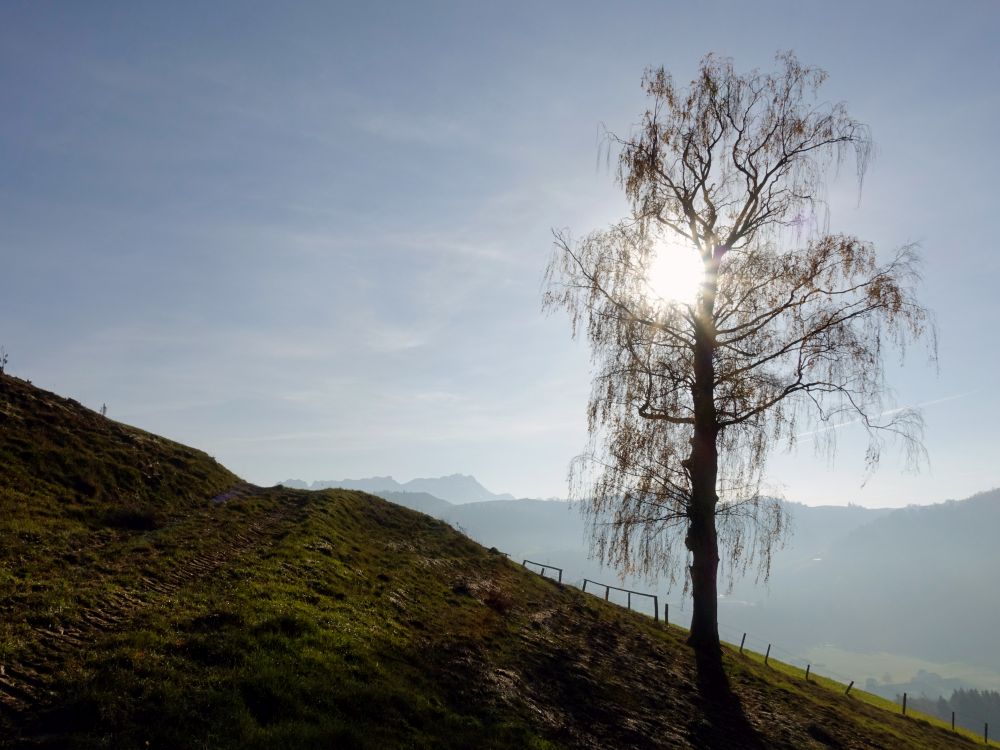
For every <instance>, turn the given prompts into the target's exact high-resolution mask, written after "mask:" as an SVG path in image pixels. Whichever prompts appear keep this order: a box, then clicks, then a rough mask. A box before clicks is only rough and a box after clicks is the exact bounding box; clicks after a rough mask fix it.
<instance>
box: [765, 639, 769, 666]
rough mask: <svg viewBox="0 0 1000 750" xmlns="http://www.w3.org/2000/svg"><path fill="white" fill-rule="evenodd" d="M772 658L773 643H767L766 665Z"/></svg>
mask: <svg viewBox="0 0 1000 750" xmlns="http://www.w3.org/2000/svg"><path fill="white" fill-rule="evenodd" d="M770 658H771V644H770V643H768V644H767V653H766V654H764V666H765V667H766V666H767V660H768V659H770Z"/></svg>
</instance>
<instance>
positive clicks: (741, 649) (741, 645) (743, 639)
mask: <svg viewBox="0 0 1000 750" xmlns="http://www.w3.org/2000/svg"><path fill="white" fill-rule="evenodd" d="M746 641H747V634H746V633H744V634H743V637H742V638H741V639H740V653H741V654H742V653H743V644H744V643H746Z"/></svg>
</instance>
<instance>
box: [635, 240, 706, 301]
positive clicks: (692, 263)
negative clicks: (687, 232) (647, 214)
mask: <svg viewBox="0 0 1000 750" xmlns="http://www.w3.org/2000/svg"><path fill="white" fill-rule="evenodd" d="M704 274H705V268H704V266H703V265H702V262H701V258H699V257H698V253H697V251H695V249H694V248H693V247H690V246H685V245H682V244H679V243H675V242H664V241H662V240H661V241H659V242H657V243H656V246H655V248H654V255H653V258H652V262H651V263H650V264H649V268H648V270H647V275H646V285H647V286H648V287H649V294H650V297H651V298H652V299H653V300H657V301H660V302H664V303H671V302H680V303H681V304H686V305H690V304H694V302H695V301H696V300H697V298H698V289H699V288H700V286H701V282H702V280H703V278H704Z"/></svg>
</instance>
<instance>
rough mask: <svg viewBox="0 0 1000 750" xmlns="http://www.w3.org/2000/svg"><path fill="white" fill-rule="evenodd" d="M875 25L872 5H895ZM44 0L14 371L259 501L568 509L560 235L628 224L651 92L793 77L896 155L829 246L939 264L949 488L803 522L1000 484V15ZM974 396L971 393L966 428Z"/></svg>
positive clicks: (11, 35)
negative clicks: (557, 273)
mask: <svg viewBox="0 0 1000 750" xmlns="http://www.w3.org/2000/svg"><path fill="white" fill-rule="evenodd" d="M872 6H874V8H873V7H872ZM830 7H831V4H830V3H821V2H803V1H801V0H799V1H797V2H787V3H777V2H775V3H756V4H751V3H690V2H685V3H671V2H655V3H654V2H651V3H618V4H612V3H596V2H595V3H582V2H572V3H555V2H547V3H513V2H507V3H490V4H487V3H471V2H461V3H459V2H455V3H402V2H401V3H343V4H337V3H287V4H284V3H283V4H278V3H250V2H238V3H237V2H233V3H211V4H208V3H162V2H160V3H153V2H148V3H145V2H120V3H97V2H88V3H74V2H64V3H31V2H11V3H5V4H3V6H2V7H0V112H2V113H3V115H2V117H0V164H2V165H3V167H2V169H0V282H2V283H0V345H3V346H5V347H6V349H7V350H8V351H9V353H10V365H9V369H10V371H11V372H13V373H14V374H17V375H20V376H22V377H27V378H30V379H31V380H32V381H34V382H35V383H36V384H38V385H41V386H43V387H46V388H49V389H52V390H55V391H57V392H59V393H62V394H65V395H68V396H72V397H74V398H77V399H78V400H80V401H82V402H83V403H85V404H87V405H88V406H91V407H93V408H98V407H100V405H101V404H102V403H107V404H108V409H109V415H110V416H112V417H114V418H116V419H120V420H122V421H125V422H129V423H131V424H135V425H137V426H139V427H143V428H145V429H148V430H151V431H154V432H159V433H162V434H165V435H167V436H170V437H173V438H175V439H177V440H181V441H183V442H186V443H190V444H193V445H196V446H199V447H201V448H203V449H205V450H207V451H209V452H210V453H211V454H213V455H214V456H216V457H217V458H219V459H220V460H221V461H223V462H224V463H225V464H226V465H228V466H229V467H231V468H232V469H233V470H235V471H236V472H238V473H240V474H241V475H243V476H245V477H247V478H248V479H250V480H252V481H255V482H258V483H266V484H270V483H273V482H275V481H278V480H280V479H284V478H286V477H299V478H303V479H307V480H308V479H328V478H340V477H348V476H351V477H358V476H365V475H370V474H393V475H394V476H396V477H397V478H398V479H401V480H405V479H409V478H411V477H413V476H431V475H439V474H448V473H453V472H463V473H472V474H475V475H476V476H477V477H478V478H479V479H480V480H481V481H482V482H483V483H484V484H485V485H486V486H488V487H489V488H491V489H493V490H494V491H497V492H512V493H514V494H516V495H521V496H551V495H564V494H565V475H566V468H567V464H568V462H569V460H570V458H571V457H572V456H573V455H574V454H575V453H576V452H578V451H579V450H580V449H581V448H582V447H583V446H584V443H585V437H586V436H585V431H584V427H585V426H584V418H583V413H584V407H585V401H586V396H587V391H588V369H589V365H588V359H587V353H586V350H585V349H584V348H583V346H582V345H579V344H574V343H573V342H571V341H570V340H569V327H568V324H567V321H566V320H565V319H564V318H563V317H562V316H559V315H556V316H553V317H549V318H546V317H544V316H542V315H541V314H540V312H539V291H540V283H541V275H542V271H543V268H544V266H545V263H546V260H547V258H548V255H549V252H550V244H551V242H550V241H551V235H550V229H551V228H553V227H557V228H558V227H569V228H571V229H572V230H573V231H574V232H575V233H577V234H582V233H584V232H586V231H588V230H590V229H594V228H599V227H601V226H604V225H606V224H608V223H609V222H611V221H613V220H614V219H615V218H617V217H618V216H620V215H621V214H622V213H623V212H624V210H625V204H624V202H623V200H622V198H621V195H620V191H619V190H618V189H617V188H616V187H615V186H614V184H613V180H612V175H611V174H610V173H609V171H608V169H607V168H606V167H605V165H604V163H603V162H601V160H600V159H599V158H598V133H599V125H600V124H601V123H605V124H606V125H607V126H608V127H609V128H610V129H612V130H617V131H621V132H625V131H627V130H628V128H629V126H630V124H632V123H634V122H636V121H637V120H638V117H639V114H640V113H641V111H642V109H643V107H644V101H643V97H642V93H641V90H640V87H639V80H640V76H641V74H642V71H643V68H644V67H645V66H647V65H660V64H663V65H666V66H667V67H668V68H669V69H671V70H672V71H674V72H675V74H676V75H677V76H678V77H679V78H680V79H682V80H684V79H687V78H688V77H689V76H690V75H691V74H692V72H693V71H694V69H695V66H696V65H697V62H698V60H699V59H700V58H701V56H702V55H703V54H705V53H706V52H708V51H715V52H718V53H721V54H724V55H729V56H732V57H734V58H735V61H736V64H737V65H738V66H739V67H741V68H750V67H754V66H758V67H770V66H771V62H772V59H773V56H774V53H775V51H777V50H780V49H793V50H795V51H796V53H797V54H798V55H799V57H800V59H802V60H803V61H804V62H806V63H810V64H815V65H819V66H821V67H823V68H825V69H826V70H828V71H829V73H830V80H829V83H828V85H827V86H826V89H825V91H826V95H827V96H828V97H829V98H830V99H831V100H846V101H847V102H848V103H849V105H850V109H851V112H852V114H853V115H854V116H856V117H858V118H859V119H861V120H863V121H865V122H867V123H868V124H869V125H870V126H871V128H872V131H873V134H874V137H875V139H876V141H877V143H878V146H879V151H878V156H877V158H876V160H875V163H874V164H873V166H872V169H871V171H870V173H869V176H868V180H867V182H866V185H865V190H864V194H863V198H862V203H861V206H860V207H858V206H857V203H856V192H855V191H854V188H853V185H852V184H851V183H850V181H849V180H847V179H844V180H842V181H837V182H835V183H834V184H832V185H831V189H830V203H831V228H833V229H836V230H838V231H845V232H852V233H856V234H858V235H860V236H862V237H865V238H868V239H871V240H873V241H875V242H876V243H878V244H879V245H880V246H881V247H882V248H884V249H885V250H886V251H890V250H891V249H892V248H894V247H895V246H897V245H899V244H902V243H905V242H910V241H919V242H920V243H921V244H922V247H923V251H924V255H925V259H926V276H927V279H926V283H925V287H924V290H923V297H924V299H925V301H926V302H927V303H928V304H929V305H930V306H931V307H932V308H934V309H935V311H936V313H937V315H938V321H939V325H940V333H941V351H940V353H941V363H940V374H939V375H938V374H937V373H935V371H934V370H933V369H930V368H927V367H925V366H924V365H923V357H922V355H921V354H920V353H919V352H918V353H915V356H914V357H913V358H912V359H911V360H910V363H909V364H908V366H907V367H906V369H905V370H903V371H896V372H894V373H893V377H892V379H893V383H894V385H895V386H896V391H897V400H898V402H899V403H900V404H915V403H927V404H928V406H927V407H926V411H925V416H926V419H927V447H928V449H929V451H930V456H931V467H930V469H929V470H925V471H924V473H922V474H921V475H919V476H917V477H912V476H906V475H902V474H901V473H900V471H899V467H898V465H896V463H895V462H893V461H887V462H886V463H885V465H884V467H883V469H882V471H881V472H880V473H879V474H878V475H877V476H876V477H875V479H873V480H872V481H870V482H869V483H868V485H866V486H865V487H864V488H863V489H862V488H861V487H860V483H861V480H862V477H863V467H862V457H863V446H862V445H861V444H860V442H859V441H858V440H857V439H856V438H857V436H855V435H852V433H851V430H850V428H845V430H844V431H843V432H844V439H843V440H842V441H841V451H840V453H839V456H838V459H837V461H836V463H835V464H834V465H833V466H832V467H830V466H828V464H827V463H826V462H825V461H824V460H818V459H814V458H813V456H812V453H811V451H810V450H809V449H808V446H807V445H806V446H804V449H802V450H800V452H799V453H798V454H797V455H795V456H792V457H781V456H778V457H776V458H775V460H774V461H773V463H772V471H771V475H772V478H773V480H774V481H775V482H776V483H778V484H780V485H783V486H784V491H785V494H786V496H787V497H788V498H789V499H793V500H801V501H805V502H810V503H819V502H834V503H846V502H849V501H850V502H857V503H862V504H865V505H901V504H906V503H908V502H930V501H935V500H941V499H945V498H949V497H962V496H965V495H968V494H971V493H972V492H975V491H977V490H981V489H987V488H989V487H993V486H996V485H998V484H1000V478H998V476H1000V470H998V468H997V458H996V457H997V456H998V455H1000V438H998V437H997V434H998V427H997V422H998V420H1000V398H998V396H997V395H996V394H997V392H996V388H995V385H994V382H993V381H994V376H995V373H997V372H1000V354H998V351H997V343H998V339H1000V336H998V335H997V331H996V326H997V324H998V321H1000V301H998V300H1000V294H998V291H997V289H996V286H995V285H996V281H997V278H998V273H997V272H998V270H1000V258H998V254H997V252H996V251H995V249H994V245H995V241H994V235H995V231H994V224H995V216H996V212H997V209H996V205H995V203H996V197H997V189H996V175H997V174H998V172H1000V169H998V168H1000V157H998V150H997V147H996V140H995V131H996V127H997V122H998V119H1000V118H998V115H1000V96H998V90H1000V86H998V83H1000V75H998V74H1000V66H998V62H1000V53H998V52H997V51H996V47H997V44H998V42H1000V5H998V4H997V3H995V2H956V3H950V4H945V3H939V2H934V3H918V2H898V3H892V2H881V3H857V4H849V3H837V4H836V5H835V7H836V10H835V11H831V10H830ZM942 399H949V400H942Z"/></svg>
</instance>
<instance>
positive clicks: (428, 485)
mask: <svg viewBox="0 0 1000 750" xmlns="http://www.w3.org/2000/svg"><path fill="white" fill-rule="evenodd" d="M281 484H283V485H284V486H286V487H293V486H294V487H305V486H308V488H309V489H313V490H321V489H326V488H329V487H343V488H344V489H349V490H362V491H363V492H371V493H373V494H378V493H380V492H423V493H426V494H428V495H433V496H434V497H437V498H440V499H441V500H446V501H447V502H449V503H454V504H456V505H460V504H463V503H479V502H485V501H488V500H513V499H514V496H513V495H511V494H508V493H500V494H497V493H495V492H490V490H488V489H486V488H485V487H484V486H483V485H482V484H480V482H479V480H478V479H476V478H475V477H474V476H472V475H471V474H459V473H456V474H449V475H447V476H443V477H418V478H416V479H411V480H409V481H408V482H398V481H397V480H395V479H393V478H392V477H391V476H388V475H386V476H375V477H365V478H363V479H331V480H322V481H318V482H313V483H312V484H311V485H306V484H305V483H304V482H301V480H286V481H285V482H282V483H281Z"/></svg>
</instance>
